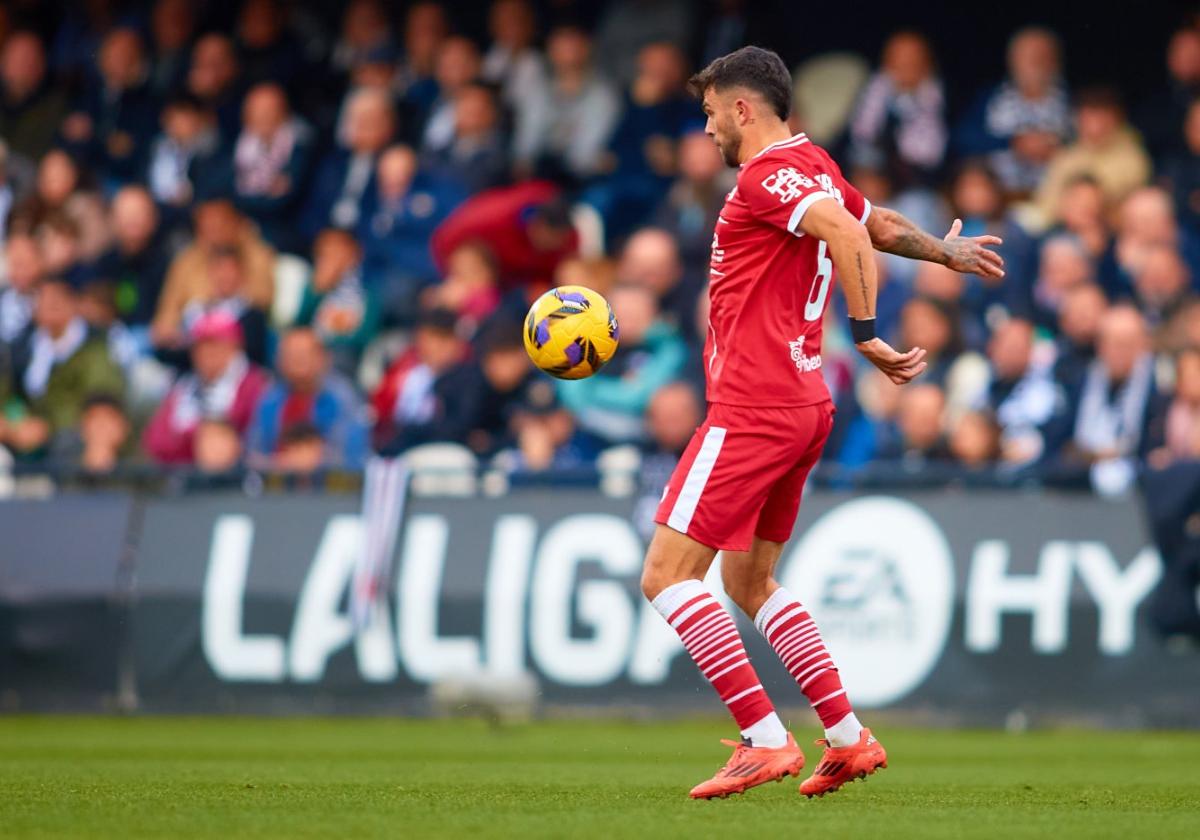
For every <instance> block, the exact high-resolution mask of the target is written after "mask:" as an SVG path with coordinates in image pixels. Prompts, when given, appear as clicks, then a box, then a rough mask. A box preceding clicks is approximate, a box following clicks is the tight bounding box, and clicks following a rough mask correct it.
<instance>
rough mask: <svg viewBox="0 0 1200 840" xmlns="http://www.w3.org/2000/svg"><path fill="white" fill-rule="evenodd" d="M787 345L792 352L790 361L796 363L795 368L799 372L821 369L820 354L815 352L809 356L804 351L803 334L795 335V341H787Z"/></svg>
mask: <svg viewBox="0 0 1200 840" xmlns="http://www.w3.org/2000/svg"><path fill="white" fill-rule="evenodd" d="M788 347H789V348H790V350H791V353H792V361H793V362H795V363H796V370H798V371H800V372H801V373H812V372H813V371H815V370H820V369H821V354H820V353H816V354H814V355H812V356H810V355H808V354H807V353H805V352H804V336H802V335H801V336H797V338H796V340H795V341H789V342H788Z"/></svg>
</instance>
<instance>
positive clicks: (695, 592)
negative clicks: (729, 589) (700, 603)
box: [650, 578, 712, 621]
mask: <svg viewBox="0 0 1200 840" xmlns="http://www.w3.org/2000/svg"><path fill="white" fill-rule="evenodd" d="M701 595H708V596H709V597H712V593H711V592H709V591H708V590H707V589H706V588H705V587H704V584H703V583H701V582H700V581H698V580H696V579H695V578H692V579H690V580H681V581H680V582H679V583H673V584H671V585H670V586H668V587H667V588H666V589H664V590H663V591H662V592H659V593H658V595H657V596H655V598H654V600H653V601H651V602H650V605H651V606H652V607H654V609H656V610H658V614H659V615H661V616H662V617H663V618H665V619H666V620H667V621H670V620H671V616H673V615H674V614H675V613H676V612H677V611H678V610H679V608H680V607H682V606H683V605H684V604H686V603H687V602H688V601H691V600H693V599H694V598H697V597H699V596H701Z"/></svg>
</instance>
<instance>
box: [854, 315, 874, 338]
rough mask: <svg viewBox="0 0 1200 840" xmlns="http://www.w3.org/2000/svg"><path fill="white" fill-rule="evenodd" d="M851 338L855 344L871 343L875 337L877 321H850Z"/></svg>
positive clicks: (871, 319)
mask: <svg viewBox="0 0 1200 840" xmlns="http://www.w3.org/2000/svg"><path fill="white" fill-rule="evenodd" d="M850 336H851V337H852V338H853V339H854V343H855V344H862V343H863V342H864V341H870V340H871V339H873V338H874V337H875V319H874V318H863V319H862V320H859V319H858V318H851V319H850Z"/></svg>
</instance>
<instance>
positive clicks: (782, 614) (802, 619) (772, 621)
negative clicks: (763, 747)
mask: <svg viewBox="0 0 1200 840" xmlns="http://www.w3.org/2000/svg"><path fill="white" fill-rule="evenodd" d="M754 626H755V627H757V628H758V630H759V632H760V633H762V634H763V636H765V637H766V639H767V641H768V642H770V643H771V647H772V648H774V649H775V653H777V654H778V655H779V658H780V659H781V660H782V661H783V665H784V667H785V668H787V669H788V673H789V674H791V675H792V679H794V680H795V681H796V683H797V684H798V685H799V686H800V690H801V691H803V692H804V696H805V697H807V698H808V702H809V703H811V704H812V707H813V709H815V710H816V712H817V715H818V716H819V717H820V718H821V725H822V726H824V727H825V736H826V738H828V739H829V742H830V743H831V744H832V745H833V746H835V747H840V746H846V744H845V743H842V742H845V741H847V740H848V743H850V744H853V743H856V742H857V740H858V730H859V729H861V725H859V723H858V718H856V717H854V711H853V709H852V708H851V706H850V699H849V698H848V697H847V696H846V689H844V688H843V687H842V679H841V677H839V676H838V672H837V666H835V665H834V664H833V658H832V657H831V656H830V655H829V651H828V650H826V649H825V642H824V641H822V639H821V632H820V631H819V630H818V629H817V625H816V622H814V621H813V620H812V616H810V615H809V614H808V610H806V609H804V607H803V606H802V605H801V604H800V602H799V601H797V600H796V599H795V598H794V597H792V595H791V594H790V593H788V591H787V590H786V589H784V588H783V587H780V588H779V589H776V590H775V592H774V593H773V594H772V595H771V597H770V598H768V599H767V602H766V603H765V604H763V605H762V608H761V609H760V610H759V611H758V615H756V616H755V617H754ZM834 741H837V742H838V743H834Z"/></svg>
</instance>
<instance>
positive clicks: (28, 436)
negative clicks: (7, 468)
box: [0, 279, 125, 454]
mask: <svg viewBox="0 0 1200 840" xmlns="http://www.w3.org/2000/svg"><path fill="white" fill-rule="evenodd" d="M12 363H13V369H14V370H15V371H16V372H17V374H18V375H17V377H16V381H15V382H14V383H13V384H14V388H13V390H14V392H15V394H16V396H17V397H18V398H19V400H20V407H19V409H18V410H17V412H16V413H15V415H14V414H13V413H12V412H10V414H9V416H8V417H7V419H5V420H3V421H2V422H0V441H2V442H3V443H4V444H5V445H7V446H8V447H9V448H10V449H12V450H14V451H15V452H18V453H22V454H32V453H35V452H38V451H40V450H43V449H44V448H45V447H46V446H48V445H49V444H50V443H51V441H52V439H53V438H54V437H55V436H56V435H59V434H61V433H66V432H70V431H71V430H73V429H75V428H76V427H77V426H78V424H79V420H80V416H81V414H82V412H83V408H84V405H85V404H86V402H87V400H88V399H89V398H90V397H93V396H95V395H97V394H108V395H110V396H112V397H115V398H117V399H120V398H121V397H122V396H123V394H124V389H125V382H124V378H123V376H122V374H121V369H120V368H119V367H118V366H117V364H116V363H115V362H114V361H113V359H112V358H111V357H110V356H109V352H108V344H107V342H106V341H105V339H104V337H103V336H100V335H98V334H96V333H94V332H93V331H92V330H91V329H89V327H88V324H87V322H86V321H85V320H84V319H83V317H82V316H81V315H80V314H79V298H78V293H77V292H76V290H75V289H74V288H72V287H71V285H70V284H68V283H65V282H63V281H62V280H59V279H46V280H43V281H42V282H41V284H40V286H39V288H38V291H37V301H36V304H35V307H34V318H33V323H32V324H30V325H29V326H28V327H27V328H26V329H25V332H24V333H23V334H22V335H21V336H20V337H19V338H18V339H17V340H16V342H15V343H14V345H13V350H12Z"/></svg>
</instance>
